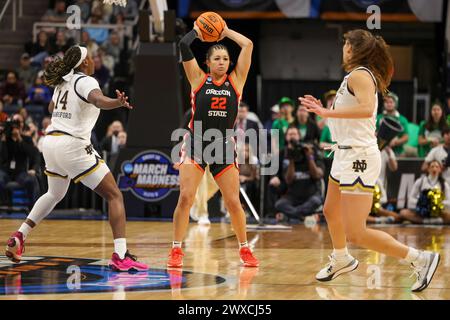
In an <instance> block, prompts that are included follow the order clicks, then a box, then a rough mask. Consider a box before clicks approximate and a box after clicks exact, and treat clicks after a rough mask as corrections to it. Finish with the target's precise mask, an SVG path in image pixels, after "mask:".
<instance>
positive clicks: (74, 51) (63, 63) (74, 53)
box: [44, 46, 81, 87]
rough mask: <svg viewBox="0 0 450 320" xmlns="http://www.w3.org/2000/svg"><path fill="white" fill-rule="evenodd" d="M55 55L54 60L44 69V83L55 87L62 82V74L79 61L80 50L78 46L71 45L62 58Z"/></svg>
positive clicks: (66, 72)
mask: <svg viewBox="0 0 450 320" xmlns="http://www.w3.org/2000/svg"><path fill="white" fill-rule="evenodd" d="M55 57H56V58H55V60H54V61H52V62H51V63H50V64H49V65H48V66H47V68H46V69H45V71H44V81H45V84H46V85H48V86H50V87H56V86H58V85H60V84H61V83H63V82H64V79H63V76H65V75H66V74H68V73H69V72H70V70H72V69H73V67H75V65H76V64H77V63H78V61H80V59H81V50H80V47H78V46H72V47H70V48H69V49H68V50H67V51H66V53H65V54H64V57H63V58H60V57H57V56H55ZM77 69H79V67H78V68H77Z"/></svg>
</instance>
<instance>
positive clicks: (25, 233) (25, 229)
mask: <svg viewBox="0 0 450 320" xmlns="http://www.w3.org/2000/svg"><path fill="white" fill-rule="evenodd" d="M31 230H33V228H32V227H30V226H29V225H28V224H27V223H25V222H24V223H22V225H21V226H20V228H19V232H21V233H22V234H23V240H25V239H26V238H27V236H28V233H30V231H31Z"/></svg>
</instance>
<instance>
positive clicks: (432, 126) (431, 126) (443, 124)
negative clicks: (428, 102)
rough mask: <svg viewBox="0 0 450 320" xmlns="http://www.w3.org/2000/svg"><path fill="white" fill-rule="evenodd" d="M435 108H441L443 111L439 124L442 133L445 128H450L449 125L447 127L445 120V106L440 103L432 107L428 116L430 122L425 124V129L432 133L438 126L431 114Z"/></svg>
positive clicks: (436, 102) (435, 103)
mask: <svg viewBox="0 0 450 320" xmlns="http://www.w3.org/2000/svg"><path fill="white" fill-rule="evenodd" d="M434 106H438V107H439V108H441V111H442V116H441V119H439V122H438V128H439V130H440V131H441V132H442V131H443V130H444V129H445V128H448V125H447V119H446V118H445V110H444V106H443V105H442V103H440V102H439V101H435V102H434V103H433V105H432V106H431V108H430V114H429V115H428V120H427V122H426V124H425V129H427V130H428V131H432V130H433V129H435V128H436V124H435V123H434V121H433V116H432V115H431V112H432V110H433V107H434Z"/></svg>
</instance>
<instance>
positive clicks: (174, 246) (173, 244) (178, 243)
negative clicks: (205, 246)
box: [172, 241, 183, 248]
mask: <svg viewBox="0 0 450 320" xmlns="http://www.w3.org/2000/svg"><path fill="white" fill-rule="evenodd" d="M182 244H183V241H172V248H181V245H182Z"/></svg>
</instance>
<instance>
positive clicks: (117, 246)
mask: <svg viewBox="0 0 450 320" xmlns="http://www.w3.org/2000/svg"><path fill="white" fill-rule="evenodd" d="M114 252H115V253H117V254H118V255H119V258H120V259H123V258H125V253H127V239H125V238H118V239H114Z"/></svg>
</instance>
